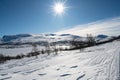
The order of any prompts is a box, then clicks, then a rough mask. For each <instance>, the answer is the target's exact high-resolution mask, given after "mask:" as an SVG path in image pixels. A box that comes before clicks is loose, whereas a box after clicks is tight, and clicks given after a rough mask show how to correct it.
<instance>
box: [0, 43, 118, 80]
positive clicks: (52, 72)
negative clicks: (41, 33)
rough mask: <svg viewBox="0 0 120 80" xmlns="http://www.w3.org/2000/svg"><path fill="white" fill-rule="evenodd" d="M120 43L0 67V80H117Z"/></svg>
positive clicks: (28, 59)
mask: <svg viewBox="0 0 120 80" xmlns="http://www.w3.org/2000/svg"><path fill="white" fill-rule="evenodd" d="M119 74H120V41H114V42H111V43H107V44H104V45H100V46H94V47H90V48H86V49H85V50H84V51H83V52H80V51H79V50H74V51H63V52H59V54H58V55H57V56H55V55H53V54H51V55H50V56H47V55H46V54H44V55H40V56H39V58H38V59H36V58H35V57H32V58H24V59H21V60H12V61H8V62H6V63H5V64H0V80H120V77H119Z"/></svg>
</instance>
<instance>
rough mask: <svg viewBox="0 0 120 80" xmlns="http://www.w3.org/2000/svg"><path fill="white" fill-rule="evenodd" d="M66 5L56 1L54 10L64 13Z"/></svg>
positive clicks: (57, 12)
mask: <svg viewBox="0 0 120 80" xmlns="http://www.w3.org/2000/svg"><path fill="white" fill-rule="evenodd" d="M64 10H65V7H64V5H63V4H62V3H56V4H55V5H54V11H55V13H56V14H62V13H64Z"/></svg>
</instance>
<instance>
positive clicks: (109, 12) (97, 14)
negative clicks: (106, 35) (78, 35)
mask: <svg viewBox="0 0 120 80" xmlns="http://www.w3.org/2000/svg"><path fill="white" fill-rule="evenodd" d="M55 1H56V0H0V36H3V35H10V34H20V33H32V34H40V33H53V32H56V31H59V30H62V29H67V28H71V27H73V26H75V25H81V24H87V23H90V22H94V21H97V20H101V19H107V18H112V17H117V16H120V0H66V1H67V2H66V4H65V5H66V6H67V7H69V8H68V9H67V10H66V11H65V13H66V14H64V15H63V16H57V17H56V16H54V15H53V14H54V13H53V12H52V9H51V6H52V5H53V4H54V2H55ZM83 27H85V26H83Z"/></svg>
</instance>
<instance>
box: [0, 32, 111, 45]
mask: <svg viewBox="0 0 120 80" xmlns="http://www.w3.org/2000/svg"><path fill="white" fill-rule="evenodd" d="M108 37H109V36H107V35H103V34H102V35H98V36H96V37H95V39H96V41H100V40H103V39H107V38H108ZM73 38H77V39H79V40H84V41H85V37H81V36H77V35H72V34H60V35H58V34H40V35H33V34H17V35H5V36H3V37H2V38H1V39H0V43H1V44H2V43H8V44H17V43H19V44H20V43H44V42H46V41H49V42H67V41H70V40H73Z"/></svg>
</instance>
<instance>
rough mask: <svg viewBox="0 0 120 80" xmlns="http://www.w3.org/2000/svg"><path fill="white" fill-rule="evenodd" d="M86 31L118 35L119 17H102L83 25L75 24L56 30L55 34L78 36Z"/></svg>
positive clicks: (94, 33) (119, 33)
mask: <svg viewBox="0 0 120 80" xmlns="http://www.w3.org/2000/svg"><path fill="white" fill-rule="evenodd" d="M88 33H91V34H93V35H98V34H106V35H111V36H115V35H120V17H116V18H109V19H104V20H100V21H96V22H91V23H88V24H83V25H77V26H74V27H73V28H71V29H67V30H62V31H58V32H57V34H75V35H80V36H85V35H86V34H88Z"/></svg>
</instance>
